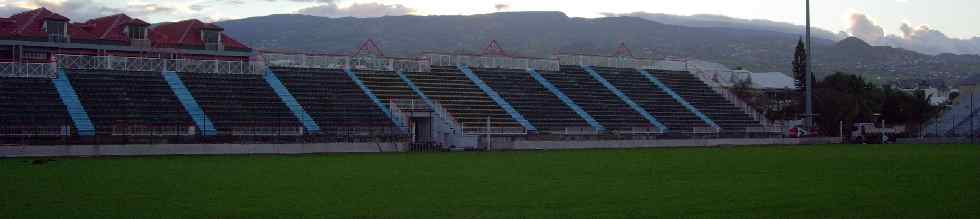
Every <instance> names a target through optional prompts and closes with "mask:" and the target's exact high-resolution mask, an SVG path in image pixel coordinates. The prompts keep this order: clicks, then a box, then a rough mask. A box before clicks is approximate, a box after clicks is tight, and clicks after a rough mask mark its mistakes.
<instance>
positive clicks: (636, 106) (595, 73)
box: [581, 65, 668, 133]
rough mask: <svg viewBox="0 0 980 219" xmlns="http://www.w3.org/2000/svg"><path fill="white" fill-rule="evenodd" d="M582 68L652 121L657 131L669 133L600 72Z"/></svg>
mask: <svg viewBox="0 0 980 219" xmlns="http://www.w3.org/2000/svg"><path fill="white" fill-rule="evenodd" d="M581 66H582V69H584V70H585V72H588V73H589V75H591V76H592V78H594V79H595V80H597V81H599V83H601V84H602V86H604V87H606V89H609V91H612V92H613V94H616V96H617V97H619V99H620V100H623V102H625V103H626V105H629V107H630V108H633V110H634V111H636V112H638V113H640V115H641V116H643V118H645V119H647V121H650V124H653V125H654V126H656V127H657V129H660V132H663V133H667V132H668V129H667V126H664V124H663V123H660V121H657V118H656V117H653V115H651V114H650V112H647V110H646V109H644V108H643V107H641V106H640V104H637V103H636V102H633V99H630V97H629V96H626V94H625V93H623V91H622V90H619V88H616V86H613V84H612V83H609V81H608V80H606V78H604V77H602V75H600V74H599V72H596V71H595V70H594V69H592V67H591V66H587V65H581Z"/></svg>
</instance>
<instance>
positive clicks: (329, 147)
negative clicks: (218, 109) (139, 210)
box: [0, 143, 404, 157]
mask: <svg viewBox="0 0 980 219" xmlns="http://www.w3.org/2000/svg"><path fill="white" fill-rule="evenodd" d="M402 148H404V146H402V145H400V144H397V143H324V144H188V145H67V146H0V157H62V156H147V155H219V154H312V153H371V152H374V153H377V152H397V151H400V150H401V149H402Z"/></svg>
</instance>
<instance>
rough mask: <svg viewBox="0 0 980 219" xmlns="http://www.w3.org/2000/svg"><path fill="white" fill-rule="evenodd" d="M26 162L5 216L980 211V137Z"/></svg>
mask: <svg viewBox="0 0 980 219" xmlns="http://www.w3.org/2000/svg"><path fill="white" fill-rule="evenodd" d="M32 161H33V160H32V159H4V160H0V172H2V173H0V191H2V198H3V199H2V200H0V217H17V218H79V217H81V218H106V217H133V216H138V217H165V218H173V217H182V218H216V217H217V218H240V217H249V218H296V217H316V218H320V217H335V218H650V217H669V218H676V217H708V218H715V217H724V218H730V217H753V218H758V217H767V218H768V217H791V218H841V217H846V218H971V217H980V146H977V145H943V146H931V145H880V146H840V145H828V146H801V147H742V148H727V149H726V148H700V149H655V150H583V151H546V152H501V153H440V154H368V155H363V154H361V155H334V154H331V155H304V156H193V157H188V156H164V157H135V158H57V159H56V160H55V161H51V162H48V163H47V164H43V165H37V164H31V163H32Z"/></svg>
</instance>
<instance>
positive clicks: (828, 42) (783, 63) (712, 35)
mask: <svg viewBox="0 0 980 219" xmlns="http://www.w3.org/2000/svg"><path fill="white" fill-rule="evenodd" d="M218 24H219V25H221V26H222V27H224V28H225V32H226V33H228V34H230V35H231V36H233V37H235V38H236V39H238V40H240V41H242V42H244V43H246V44H248V45H250V46H252V47H253V48H259V49H287V50H296V51H308V52H327V53H350V52H351V51H353V50H354V49H355V48H357V47H358V46H359V44H360V43H361V42H363V41H364V40H366V39H369V38H370V39H374V40H375V41H376V42H377V43H378V44H379V45H380V47H381V48H382V49H383V50H384V52H385V53H386V55H388V56H401V57H413V56H416V55H419V54H420V53H421V52H426V51H428V52H460V51H466V52H476V51H479V50H480V49H481V48H482V47H484V46H486V45H487V43H488V42H489V41H491V40H496V41H498V42H499V44H500V45H501V47H502V48H503V49H505V51H507V52H509V53H511V54H515V55H523V56H534V57H550V56H551V55H553V54H555V53H559V52H560V53H586V54H601V55H609V54H612V53H613V52H614V51H615V50H616V48H617V46H618V45H619V44H620V43H625V44H626V45H627V46H628V47H629V48H630V49H631V50H632V51H633V54H634V55H635V56H639V57H648V58H657V59H661V58H666V57H677V58H692V59H701V60H707V61H713V62H718V63H722V64H725V65H728V66H730V67H739V68H745V69H748V70H752V71H756V72H767V71H777V72H784V73H788V72H790V71H791V69H792V65H791V63H792V59H793V51H794V48H795V46H796V44H797V41H798V40H799V39H800V36H799V34H792V32H791V31H788V30H787V31H779V30H780V29H773V28H759V27H758V25H756V26H755V28H752V27H751V26H750V25H737V24H735V23H731V22H730V24H731V25H727V26H726V25H719V24H718V23H715V24H713V25H700V26H693V25H687V26H682V25H669V24H664V23H660V22H655V21H652V20H651V19H646V18H641V17H634V16H608V17H602V18H576V17H568V16H567V15H565V14H564V13H562V12H501V13H493V14H480V15H467V16H462V15H460V16H386V17H376V18H353V17H346V18H327V17H317V16H309V15H298V14H278V15H269V16H262V17H251V18H245V19H238V20H227V21H222V22H219V23H218ZM775 26H776V27H781V28H782V29H784V30H786V28H787V27H786V26H785V25H781V24H777V25H775ZM827 33H829V32H827ZM827 33H822V32H818V34H817V35H815V36H820V35H824V36H826V35H827ZM833 36H834V35H833V34H830V37H833ZM813 58H814V63H815V64H814V68H815V71H816V72H817V73H818V75H827V74H831V73H833V72H837V71H843V72H848V73H854V74H862V75H864V76H865V77H866V78H868V79H870V80H871V81H876V82H879V83H887V82H890V81H894V80H906V79H923V80H931V79H942V80H945V81H947V82H952V83H955V82H957V81H959V80H961V79H963V78H966V77H968V76H969V75H970V74H972V73H974V72H980V56H976V55H953V54H940V55H925V54H921V53H917V52H913V51H909V50H905V49H899V48H892V47H881V46H871V45H868V44H867V43H865V42H863V41H861V40H860V39H857V38H846V39H842V40H840V41H835V40H834V39H826V38H820V37H817V38H816V39H815V41H814V54H813Z"/></svg>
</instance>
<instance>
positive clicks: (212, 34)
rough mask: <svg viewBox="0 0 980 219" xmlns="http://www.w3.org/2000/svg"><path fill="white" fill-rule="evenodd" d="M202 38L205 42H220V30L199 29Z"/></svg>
mask: <svg viewBox="0 0 980 219" xmlns="http://www.w3.org/2000/svg"><path fill="white" fill-rule="evenodd" d="M201 37H202V40H204V42H205V43H220V42H221V32H220V31H216V30H204V31H201Z"/></svg>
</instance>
